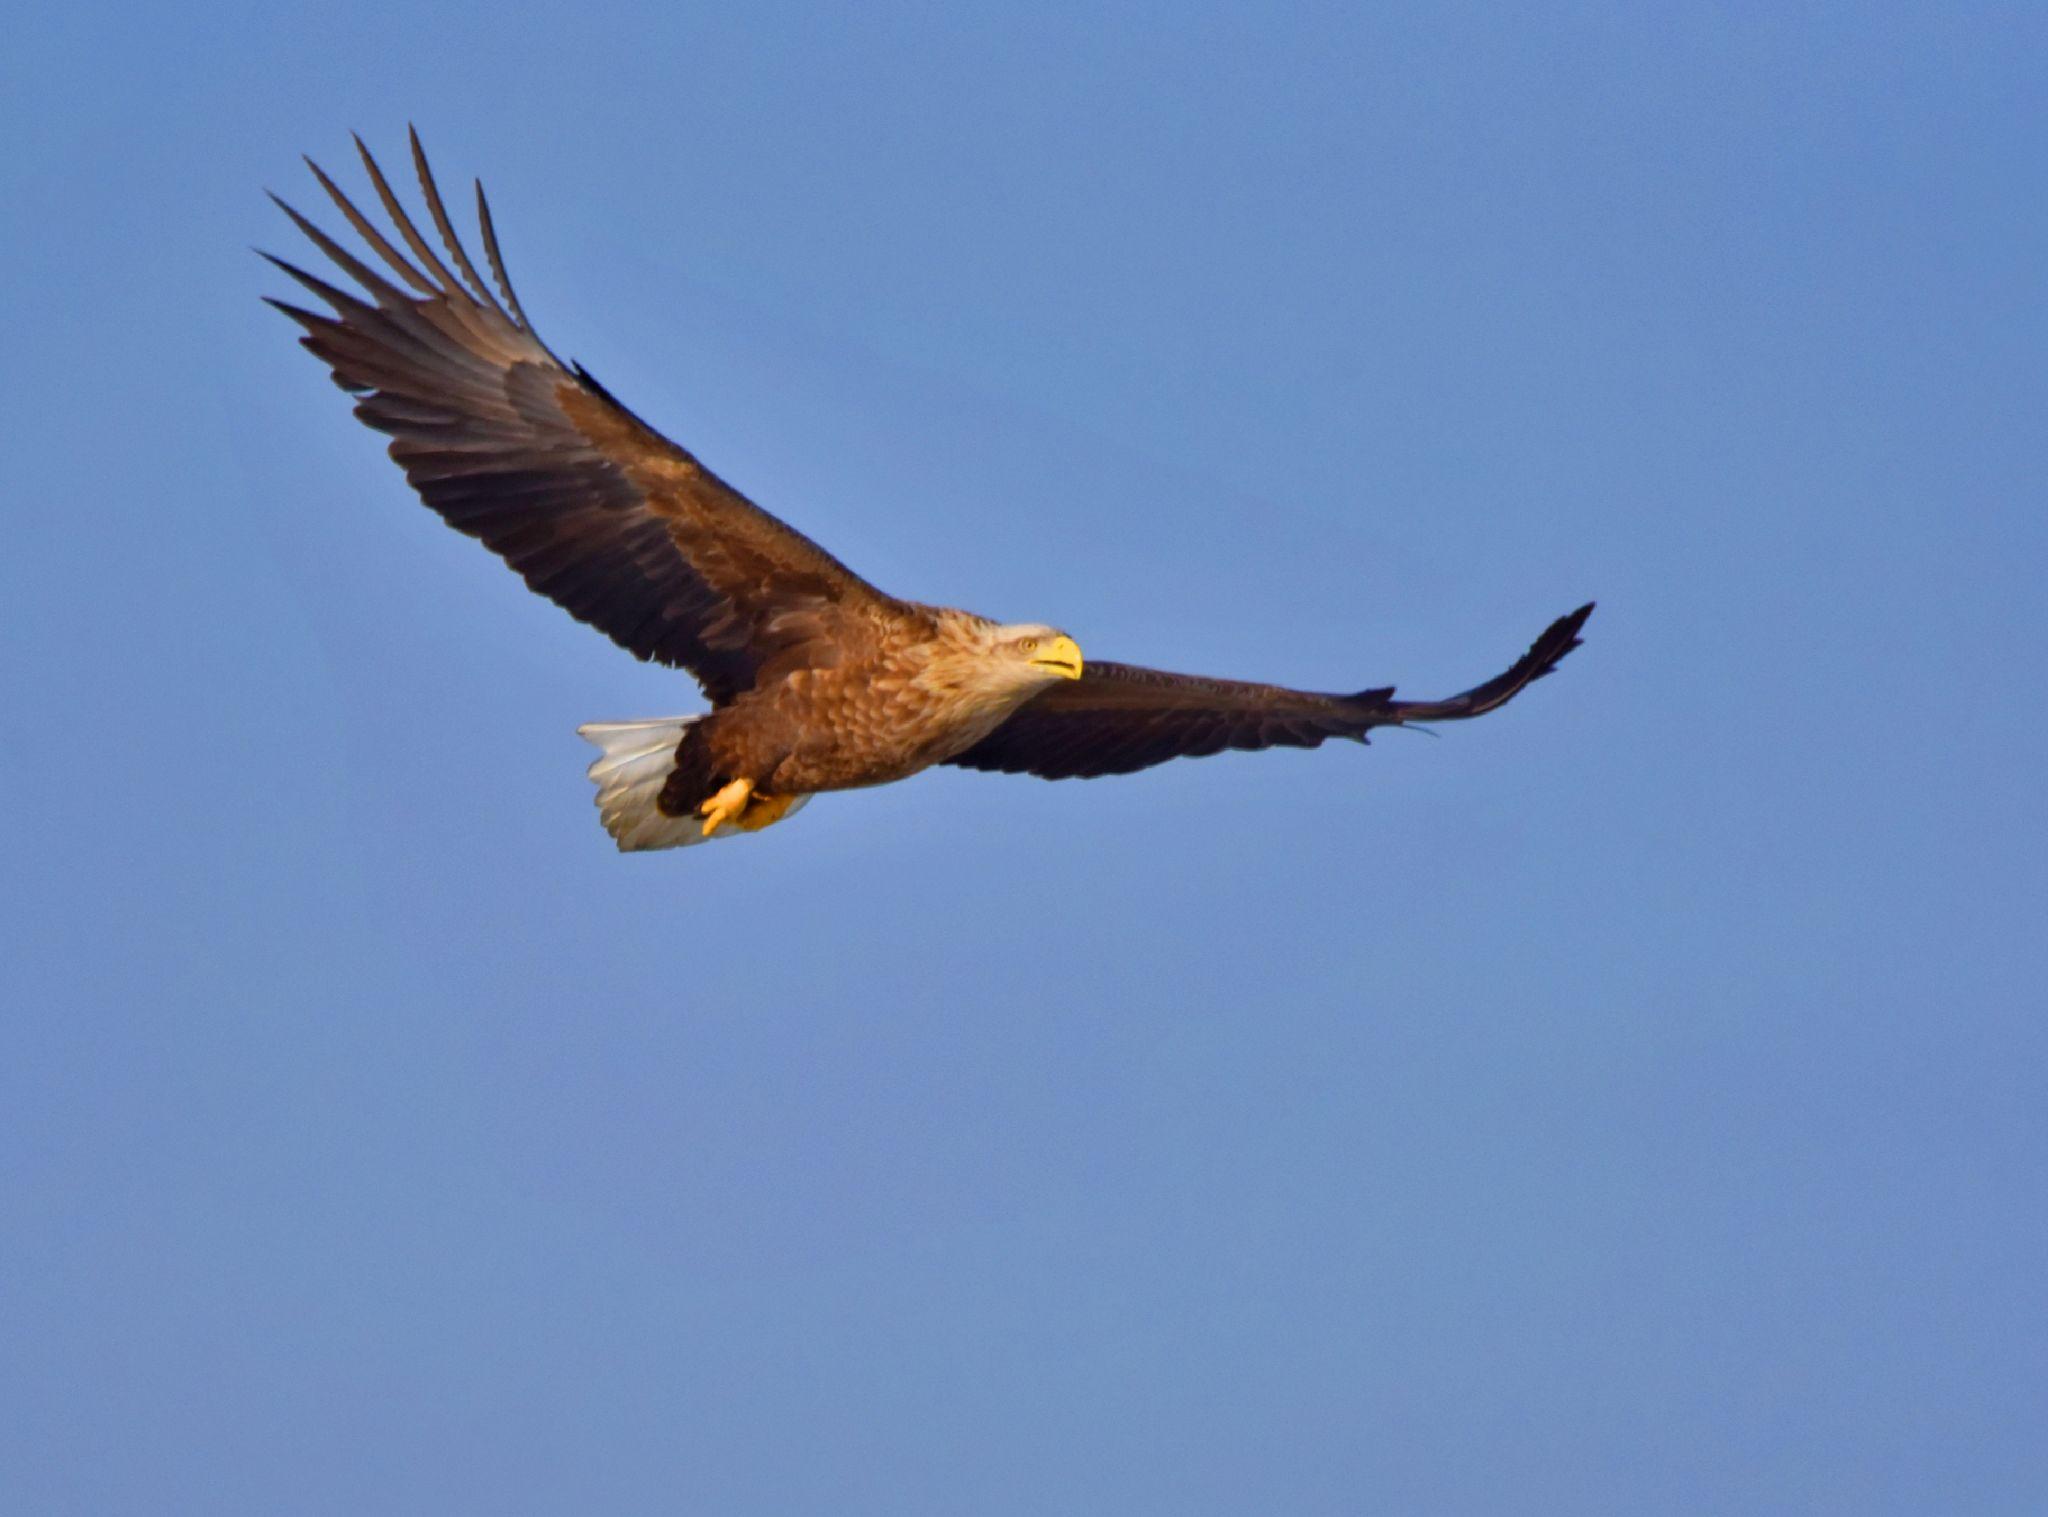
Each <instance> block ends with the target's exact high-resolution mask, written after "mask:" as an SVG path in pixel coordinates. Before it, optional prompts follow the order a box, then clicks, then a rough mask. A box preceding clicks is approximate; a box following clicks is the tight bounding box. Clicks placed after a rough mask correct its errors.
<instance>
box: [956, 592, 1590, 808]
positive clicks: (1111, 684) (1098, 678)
mask: <svg viewBox="0 0 2048 1517" xmlns="http://www.w3.org/2000/svg"><path fill="white" fill-rule="evenodd" d="M1592 614H1593V607H1592V606H1591V605H1590V604H1588V605H1584V606H1581V607H1579V609H1578V610H1576V611H1574V612H1572V613H1571V615H1569V616H1562V617H1559V618H1558V619H1557V620H1556V621H1554V622H1552V623H1551V624H1550V626H1549V627H1548V628H1547V629H1546V630H1545V631H1544V633H1543V635H1542V636H1541V637H1539V638H1537V639H1536V641H1535V643H1534V645H1533V646H1531V647H1530V649H1529V651H1528V652H1527V653H1525V654H1523V655H1522V656H1521V658H1519V659H1517V660H1516V661H1515V665H1514V667H1513V668H1511V669H1509V670H1508V671H1507V672H1506V673H1505V674H1502V675H1500V676H1498V677H1497V678H1495V679H1490V680H1488V681H1487V682H1486V683H1485V684H1483V685H1478V686H1475V687H1474V688H1473V689H1470V690H1467V691H1466V692H1465V693H1464V694H1463V695H1454V696H1452V697H1451V698H1450V699H1449V700H1442V701H1397V700H1395V699H1394V692H1393V690H1392V688H1391V687H1389V688H1387V689H1384V690H1361V691H1359V692H1358V693H1357V694H1356V695H1318V694H1316V693H1315V692H1313V691H1309V690H1288V689H1284V688H1282V687H1281V686H1278V685H1253V684H1246V683H1243V682H1241V681H1238V680H1221V679H1204V678H1202V677H1200V676H1198V675H1192V674H1168V673H1165V672H1164V671H1163V670H1159V669H1140V668H1137V667H1135V666H1134V665H1131V664H1111V663H1103V662H1100V661H1097V660H1092V659H1091V660H1090V661H1089V663H1088V665H1087V670H1086V672H1085V673H1084V674H1083V675H1082V676H1081V678H1080V679H1078V680H1073V681H1062V682H1061V683H1059V684H1057V685H1052V686H1049V687H1048V688H1047V689H1045V690H1044V691H1042V692H1041V693H1040V694H1038V695H1036V696H1034V697H1033V698H1032V699H1031V700H1029V701H1027V702H1026V703H1025V704H1024V705H1022V706H1020V707H1019V708H1018V709H1017V710H1016V712H1015V713H1014V714H1012V715H1011V717H1010V718H1009V720H1008V721H1006V722H1004V723H1003V725H1002V726H1000V727H998V728H996V730H995V731H994V732H991V733H990V734H989V735H988V736H987V737H985V738H983V739H982V740H981V741H980V742H978V743H976V744H975V745H974V746H973V747H972V748H969V749H968V750H967V751H966V752H965V753H963V754H961V755H959V757H957V758H955V759H953V760H952V761H951V762H953V763H955V764H959V765H961V766H962V767H964V768H968V769H997V770H1002V771H1004V772H1006V773H1011V774H1016V773H1025V774H1036V775H1039V776H1042V777H1043V778H1045V779H1049V780H1063V779H1073V778H1088V777H1092V776H1095V775H1100V774H1129V773H1131V772H1132V771H1133V770H1136V769H1149V768H1150V767H1151V766H1152V765H1154V764H1163V763H1165V762H1166V761H1167V760H1168V759H1176V758H1197V757H1200V756H1202V755H1204V754H1210V753H1220V752H1222V751H1223V750H1224V749H1225V748H1313V747H1315V746H1316V745H1317V744H1319V743H1321V742H1322V741H1323V740H1324V739H1325V738H1332V737H1348V738H1354V739H1356V740H1357V741H1359V742H1364V741H1365V734H1366V733H1367V731H1369V730H1370V729H1371V728H1374V727H1388V726H1397V725H1399V724H1401V723H1403V722H1448V721H1456V720H1458V719H1460V718H1463V717H1468V716H1479V715H1482V714H1483V713H1485V712H1488V711H1491V710H1493V709H1494V708H1495V707H1496V706H1502V705H1505V704H1507V702H1508V701H1510V700H1512V699H1513V698H1514V696H1515V695H1516V694H1517V693H1518V692H1519V691H1520V690H1521V689H1522V688H1523V687H1524V686H1525V685H1528V684H1529V683H1530V682H1531V681H1534V680H1539V679H1541V678H1543V676H1544V675H1546V674H1548V673H1549V672H1550V671H1551V670H1552V669H1554V668H1556V667H1557V662H1558V660H1559V659H1561V658H1563V657H1564V656H1565V655H1566V654H1567V653H1569V652H1571V651H1572V649H1574V648H1576V647H1578V646H1579V640H1580V639H1579V629H1580V628H1581V627H1583V626H1584V625H1585V624H1586V618H1587V617H1588V616H1591V615H1592Z"/></svg>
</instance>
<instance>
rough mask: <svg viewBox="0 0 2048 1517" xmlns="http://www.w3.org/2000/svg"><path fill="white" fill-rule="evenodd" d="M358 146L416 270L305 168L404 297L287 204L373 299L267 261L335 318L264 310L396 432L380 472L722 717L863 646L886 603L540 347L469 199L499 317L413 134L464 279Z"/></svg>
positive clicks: (483, 216)
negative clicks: (665, 669)
mask: <svg viewBox="0 0 2048 1517" xmlns="http://www.w3.org/2000/svg"><path fill="white" fill-rule="evenodd" d="M356 148H357V151H358V152H360V153H361V154H362V159H363V167H364V168H365V169H366V170H367V171H368V173H369V177H370V183H371V185H372V186H373V187H374V188H375V189H376V192H377V197H378V199H379V200H380V201H381V202H382V204H383V207H384V210H385V213H386V214H387V215H388V216H389V217H390V220H391V225H392V227H393V229H395V231H396V232H397V234H398V236H399V237H400V238H401V239H402V240H403V241H404V243H405V246H406V248H407V249H409V250H410V252H411V255H412V256H411V258H408V257H406V255H405V254H404V253H402V252H400V251H399V249H398V248H396V247H394V246H393V245H392V243H391V242H390V240H389V239H388V238H387V237H386V236H385V235H384V234H383V232H381V231H380V230H378V228H377V227H376V225H375V224H373V223H372V222H371V221H370V220H369V218H367V217H366V216H364V215H363V214H362V212H360V211H359V210H357V209H356V207H355V206H354V205H353V204H351V203H350V202H349V200H348V198H347V197H346V196H345V195H343V194H342V192H341V191H340V190H339V189H338V188H336V187H335V184H334V182H333V181H332V180H331V179H329V178H328V177H327V175H326V174H324V173H322V172H321V170H320V168H319V166H318V165H317V164H314V163H313V162H312V161H311V160H310V159H308V160H307V166H308V167H310V168H311V169H312V170H313V173H314V176H315V177H316V178H318V179H319V181H320V185H321V188H323V189H324V190H326V192H327V193H328V195H329V196H330V197H331V198H332V199H333V201H334V203H335V205H336V207H338V208H339V209H340V211H341V214H342V215H343V216H345V217H346V218H347V219H348V222H349V225H350V226H352V227H354V228H355V230H356V232H357V234H358V235H360V236H361V238H362V239H363V242H364V243H365V244H367V246H368V247H369V249H370V251H371V252H372V253H373V254H374V255H375V256H376V257H377V258H378V259H380V260H382V262H383V263H384V265H385V266H386V267H387V268H388V269H389V270H390V271H391V272H392V273H393V274H395V275H396V276H397V278H398V280H399V282H400V283H399V284H394V283H392V282H391V281H390V280H389V279H387V278H386V277H385V276H384V275H383V274H382V273H380V272H379V271H378V270H377V269H375V268H373V267H371V266H370V265H369V264H367V263H365V262H363V261H362V260H360V259H358V258H356V257H355V256H354V255H353V254H351V253H350V252H349V251H348V250H347V249H345V248H344V247H342V246H341V245H340V244H339V243H337V242H335V241H334V240H333V239H332V238H330V237H328V236H327V235H326V234H325V233H324V232H322V231H321V230H320V229H319V228H318V227H316V226H314V225H313V224H312V223H311V222H310V221H308V220H307V219H306V218H305V217H303V216H301V215H300V214H299V213H298V212H297V211H295V210H293V209H292V208H291V207H290V206H288V205H285V203H284V202H283V201H282V200H279V201H278V202H277V203H278V205H279V206H280V207H281V208H282V209H283V210H284V212H285V214H286V215H287V216H290V217H291V219H292V220H293V221H294V222H295V223H296V224H297V225H298V227H299V229H300V230H301V231H302V232H304V233H305V234H306V236H307V237H309V238H311V239H312V241H313V243H314V245H315V246H317V247H318V248H319V249H320V251H321V252H323V253H325V254H326V255H327V256H328V257H329V258H331V259H332V260H333V261H334V262H335V263H336V264H337V265H339V266H340V267H341V269H342V270H343V271H344V272H345V273H347V274H348V276H349V277H350V278H351V279H353V280H354V281H355V282H356V283H357V284H359V285H360V286H362V288H363V290H364V291H365V292H366V293H367V295H368V297H369V298H368V299H367V300H365V299H362V298H359V297H358V296H356V295H353V294H350V293H348V292H347V291H344V290H340V289H337V288H335V287H334V286H332V285H330V284H327V283H326V282H324V281H323V280H320V279H318V278H315V277H314V276H313V275H311V274H308V273H306V272H305V271H304V270H302V269H298V268H294V267H293V266H292V265H291V264H288V263H285V262H284V261H283V260H281V259H276V258H272V259H271V260H270V261H271V262H272V263H275V264H276V265H277V266H278V267H279V268H281V269H283V270H284V271H285V273H287V274H289V275H290V276H291V277H292V278H293V279H296V280H297V281H298V282H299V283H300V284H301V285H303V286H305V287H306V288H307V289H308V290H311V291H312V292H313V293H314V294H315V295H317V296H318V297H319V298H320V299H321V300H323V301H324V302H326V304H327V305H328V306H329V307H331V308H332V310H333V313H334V314H333V315H331V316H328V315H322V314H318V313H315V312H312V311H308V310H304V309H301V308H300V307H297V306H294V305H289V304H287V303H285V302H284V301H279V300H272V301H271V302H270V304H271V305H274V306H276V307H277V308H278V309H279V310H281V311H283V312H284V313H285V314H286V315H287V316H290V317H291V318H292V319H293V320H294V321H296V322H298V323H299V325H300V326H302V327H304V328H305V336H304V337H302V338H301V339H300V341H301V343H302V344H303V345H304V346H305V347H307V348H309V349H310V350H311V351H312V352H313V353H315V354H316V355H317V356H318V357H320V358H321V359H322V360H323V361H325V362H326V363H327V364H328V366H329V367H330V368H331V369H332V370H333V372H334V381H335V383H336V384H338V385H340V386H341V387H342V388H343V389H344V390H348V391H350V392H351V393H352V394H354V395H356V396H357V397H358V399H357V401H356V406H355V411H356V415H357V416H359V417H361V418H362V419H363V421H365V422H366V423H368V424H369V425H370V426H372V427H374V428H376V429H377V430H378V431H380V432H385V433H388V434H390V436H391V438H392V442H391V447H390V453H391V456H392V458H393V459H395V460H396V461H397V462H398V464H399V465H400V467H402V468H403V469H404V470H405V474H406V478H408V479H409V480H411V481H412V485H413V488H414V489H416V490H417V491H419V493H420V498H421V499H423V500H424V501H426V503H427V504H428V505H430V506H432V507H433V508H434V510H436V511H437V512H439V513H440V515H441V517H442V519H443V520H445V521H446V522H447V523H448V524H449V525H450V526H452V527H454V528H456V529H457V530H458V531H461V532H466V533H468V534H469V535H470V536H471V537H475V538H480V539H481V540H482V541H483V543H484V545H485V546H486V547H488V548H490V549H491V551H492V552H494V553H496V554H497V555H498V556H499V557H500V558H502V559H504V560H505V562H506V563H508V564H510V565H511V566H512V567H513V568H514V569H516V570H518V571H519V574H520V576H521V577H522V578H524V579H525V581H526V583H527V584H528V585H529V586H531V587H532V588H533V589H535V590H537V591H539V592H540V593H541V594H542V595H545V596H547V597H548V599H550V600H552V601H554V602H555V603H556V604H557V605H559V606H561V607H562V608H563V609H564V610H565V611H567V612H568V613H569V614H570V615H571V616H574V617H576V618H577V619H578V620H580V621H585V622H588V623H590V624H591V625H592V626H594V627H596V628H597V629H598V630H599V631H601V632H603V633H604V634H605V635H606V636H608V637H610V638H611V639H612V640H613V641H614V642H617V643H618V644H619V645H620V646H622V647H624V648H628V649H630V650H631V651H633V652H634V653H637V654H638V655H639V656H640V657H642V658H646V659H653V660H656V661H658V662H660V663H664V664H672V665H676V666H678V667H681V668H684V669H687V670H689V671H690V672H691V673H692V674H694V675H695V676H696V677H697V679H698V681H699V682H700V683H702V684H703V686H704V688H705V692H706V693H707V694H708V695H710V696H711V698H712V699H713V700H715V701H718V700H728V699H730V698H731V697H733V696H734V695H736V694H738V693H739V692H740V691H742V690H745V689H747V688H748V687H750V686H751V685H753V684H755V683H756V682H757V681H761V680H764V679H770V678H774V677H776V676H777V675H779V674H781V673H785V672H788V671H789V670H790V669H794V668H803V667H817V666H821V665H829V664H831V663H833V662H836V661H837V660H838V659H839V658H841V657H843V656H845V654H846V653H848V652H849V651H854V650H855V649H857V648H858V647H859V646H860V645H861V644H862V643H864V641H865V640H866V639H868V638H871V637H872V636H873V635H874V631H875V629H876V627H877V625H878V624H879V622H880V621H881V619H882V618H883V617H884V616H886V615H887V613H888V611H889V609H890V608H892V607H893V606H894V605H895V603H894V602H892V601H890V600H889V598H888V597H886V596H884V595H882V594H881V592H879V591H877V590H876V589H874V587H873V586H871V585H869V584H867V583H866V581H864V580H862V579H861V578H860V577H859V576H857V575H855V574H854V573H853V572H852V571H850V570H849V569H847V568H846V566H845V565H843V564H841V563H840V562H839V561H838V560H837V559H835V558H833V557H832V555H831V554H829V553H827V552H826V551H825V550H824V549H822V548H820V547H819V546H818V545H817V544H816V543H814V542H812V541H811V540H810V539H809V538H807V537H805V536H804V535H803V534H802V533H800V532H797V531H795V530H794V529H793V528H791V527H788V526H786V525H784V524H783V523H782V522H780V521H777V520H776V519H775V518H774V517H773V516H770V515H769V514H768V513H767V512H765V511H763V510H761V509H760V508H759V507H758V506H756V505H754V504H753V503H752V502H751V501H749V500H748V499H747V498H746V497H745V496H743V495H741V494H740V493H739V492H738V491H736V490H734V489H733V488H732V487H731V486H729V485H727V484H726V483H725V482H724V481H723V480H721V479H719V478H718V476H717V475H715V474H713V473H712V472H711V471H710V470H709V469H706V468H705V467H704V466H703V465H702V464H700V463H699V462H698V461H697V460H696V459H695V458H693V457H691V455H690V454H688V453H687V452H685V451H684V450H683V449H681V448H679V447H677V446H676V445H675V444H674V443H672V442H670V441H669V440H668V439H667V438H665V437H663V436H661V434H660V433H658V432H656V431H655V430H654V429H653V428H652V427H649V426H648V425H646V423H644V422H642V421H641V420H640V419H639V418H638V417H636V416H634V415H633V414H632V413H631V412H630V411H628V410H627V409H626V408H625V407H624V406H622V405H620V404H619V403H618V402H617V401H616V400H614V399H613V398H612V397H611V395H610V394H608V393H607V392H606V391H605V389H604V388H603V387H602V386H601V385H599V384H598V383H597V381H596V380H594V379H592V378H591V377H590V375H588V374H587V373H585V372H584V371H583V370H582V368H581V367H576V368H570V367H568V366H565V365H564V364H563V363H562V362H561V361H560V360H559V359H558V358H556V357H555V355H554V354H553V353H551V352H550V351H549V350H548V349H547V347H546V346H545V345H544V344H543V343H542V342H541V340H540V338H539V337H538V336H536V335H535V333H534V330H533V326H532V324H531V323H530V322H529V321H528V320H527V319H526V313H525V311H524V310H522V309H521V308H520V305H519V300H518V297H517V296H515V295H514V294H513V292H512V285H511V282H510V281H509V280H508V279H507V278H506V277H505V268H504V263H503V261H502V259H501V258H500V257H499V254H498V238H497V232H496V229H495V228H494V227H493V226H492V225H491V212H490V207H489V206H488V205H487V204H486V203H485V201H484V193H483V186H482V185H481V184H479V185H478V186H477V192H476V208H477V220H478V222H479V224H480V227H481V230H482V233H483V246H484V253H485V255H486V257H487V258H488V260H489V262H490V267H491V272H492V274H493V275H494V276H495V278H496V280H497V284H498V289H499V291H500V292H501V293H502V295H503V297H504V298H503V302H502V303H500V301H499V300H498V299H496V298H495V297H494V296H493V295H492V293H491V291H490V290H489V289H488V288H487V287H486V286H485V284H484V281H483V280H482V279H481V278H480V277H479V276H478V274H477V271H476V266H475V265H474V264H473V263H471V262H470V258H469V255H468V253H467V252H466V251H465V250H464V249H463V246H462V244H461V242H460V241H459V240H458V239H457V237H456V235H455V229H454V226H453V225H452V224H451V222H450V221H449V219H448V212H447V210H446V208H445V207H444V206H443V205H442V203H441V196H440V192H439V191H438V190H437V189H436V188H435V185H434V180H433V176H432V174H431V173H429V172H428V169H427V160H426V155H425V154H424V153H423V152H422V151H421V149H420V141H419V136H418V134H417V133H414V134H412V156H413V165H414V167H415V169H416V170H417V172H418V175H419V182H420V191H421V193H422V194H423V195H424V196H425V198H426V204H427V210H428V212H429V214H430V215H431V216H432V218H433V222H434V226H435V229H436V230H437V231H438V232H439V234H440V237H441V242H442V245H443V246H444V247H445V248H446V250H447V253H448V257H449V259H450V260H451V261H452V262H453V263H454V265H455V267H456V269H459V270H460V271H461V278H460V279H458V278H457V277H456V275H455V274H453V273H451V272H450V270H449V268H448V266H447V265H446V264H444V263H443V262H442V261H441V259H440V258H439V257H438V256H436V254H435V252H434V250H433V248H432V246H431V245H430V244H429V243H428V242H427V239H426V238H425V237H423V236H421V235H420V232H419V229H418V228H417V227H416V226H415V225H414V224H413V222H412V219H411V218H410V217H409V216H407V214H406V212H405V210H404V208H403V206H402V205H401V204H400V203H399V200H398V197H397V196H396V195H395V194H393V193H392V190H391V186H390V184H389V183H388V182H387V181H386V180H385V178H384V175H383V173H382V171H381V170H380V169H379V168H378V167H377V163H376V160H375V159H373V158H372V157H371V156H370V152H369V149H367V148H366V147H364V146H363V143H362V139H361V138H357V139H356ZM272 198H273V199H275V197H274V196H273V197H272ZM264 256H265V257H269V255H268V254H265V255H264ZM401 284H402V285H403V286H404V288H401V287H400V285H401Z"/></svg>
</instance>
